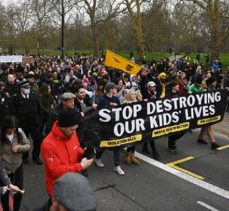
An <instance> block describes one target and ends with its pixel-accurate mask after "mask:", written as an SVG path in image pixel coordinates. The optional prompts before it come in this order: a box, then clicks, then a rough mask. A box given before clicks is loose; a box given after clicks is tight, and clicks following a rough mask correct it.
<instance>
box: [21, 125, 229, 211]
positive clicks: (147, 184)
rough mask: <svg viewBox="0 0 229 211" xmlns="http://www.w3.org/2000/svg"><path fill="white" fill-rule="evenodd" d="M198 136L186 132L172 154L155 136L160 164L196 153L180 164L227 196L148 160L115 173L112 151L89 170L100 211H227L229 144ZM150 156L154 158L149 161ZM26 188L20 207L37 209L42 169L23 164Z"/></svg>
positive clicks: (227, 140) (41, 197)
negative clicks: (211, 142)
mask: <svg viewBox="0 0 229 211" xmlns="http://www.w3.org/2000/svg"><path fill="white" fill-rule="evenodd" d="M197 135H198V130H194V131H193V133H192V134H191V133H187V134H186V135H185V136H184V137H183V138H182V139H181V140H179V141H178V154H177V155H171V154H170V153H169V152H168V150H167V139H166V138H160V139H158V140H156V144H157V147H158V150H159V152H160V154H161V161H160V163H159V164H160V165H162V167H163V166H165V167H166V165H164V164H167V163H171V162H174V161H177V160H180V159H183V158H187V157H190V156H192V157H194V158H193V159H192V160H190V161H187V162H184V163H181V164H180V165H178V166H179V167H180V168H182V170H183V169H185V170H188V171H189V172H191V173H196V174H197V175H199V176H202V177H204V179H203V180H198V181H200V182H201V181H203V182H206V184H208V183H210V184H212V185H214V187H215V186H216V187H219V189H220V191H223V190H225V192H223V194H224V193H225V195H224V196H220V195H218V194H216V193H214V191H215V189H214V188H213V190H212V191H208V190H206V189H205V188H203V187H200V186H198V185H196V184H193V183H192V182H190V181H187V180H185V179H182V178H180V177H178V176H177V175H176V174H175V175H174V174H171V173H169V172H167V171H165V170H164V169H163V168H159V167H157V166H155V165H151V164H149V163H147V162H144V161H141V164H140V165H138V166H127V165H125V164H123V168H124V170H125V173H126V174H125V176H119V175H117V174H115V173H114V172H112V153H111V152H109V151H108V152H106V153H105V154H104V157H103V160H104V163H105V167H104V168H103V169H99V168H97V167H95V166H92V167H91V168H90V169H89V178H88V179H89V182H90V184H91V186H92V188H93V189H94V190H95V192H96V197H97V202H98V210H99V211H107V210H109V211H110V210H112V211H113V210H114V211H116V210H117V211H118V210H123V211H129V210H130V211H141V210H159V211H160V210H162V211H164V210H165V211H167V210H168V211H169V210H171V211H172V210H177V211H179V210H182V211H183V210H195V211H201V210H203V211H204V210H207V208H206V207H204V206H209V205H210V206H211V207H213V208H215V210H225V211H226V210H228V207H229V200H228V199H227V198H225V197H226V196H227V195H228V194H229V192H228V190H229V180H228V176H229V168H228V160H229V153H228V152H229V148H225V149H223V150H219V151H212V150H211V149H210V145H207V146H206V145H200V144H197V143H196V138H197ZM216 139H217V142H218V143H219V144H220V145H229V138H228V137H227V136H225V135H221V134H216ZM137 150H138V151H139V152H140V151H141V146H138V147H137ZM149 160H150V162H151V159H149ZM152 161H153V162H155V161H154V160H152ZM156 163H157V162H156ZM169 168H170V167H169ZM171 169H172V168H171ZM181 174H183V173H181ZM191 178H194V177H191ZM194 180H195V178H194ZM25 189H26V193H25V195H24V199H23V204H22V209H21V210H33V208H35V207H39V205H41V204H42V203H43V202H44V201H45V200H46V199H47V195H46V193H45V185H44V173H43V167H40V166H37V165H34V164H33V163H30V164H29V165H26V166H25ZM216 191H217V190H216ZM220 191H219V192H220ZM220 193H221V192H220ZM213 208H212V210H214V209H213Z"/></svg>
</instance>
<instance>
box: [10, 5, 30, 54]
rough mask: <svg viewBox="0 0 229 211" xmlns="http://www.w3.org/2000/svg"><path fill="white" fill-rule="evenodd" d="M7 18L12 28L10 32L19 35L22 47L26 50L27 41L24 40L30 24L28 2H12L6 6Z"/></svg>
mask: <svg viewBox="0 0 229 211" xmlns="http://www.w3.org/2000/svg"><path fill="white" fill-rule="evenodd" d="M7 18H8V23H9V27H10V28H11V30H12V31H11V32H10V33H14V34H15V35H17V36H18V37H19V40H20V43H21V45H22V47H23V48H24V49H25V51H27V49H28V48H27V46H28V43H27V42H25V39H26V31H27V30H29V28H30V26H31V10H30V4H29V3H28V2H27V1H26V0H24V1H22V2H20V3H17V4H16V3H12V4H11V5H10V6H9V7H8V11H7ZM11 41H12V40H11ZM12 45H13V44H12Z"/></svg>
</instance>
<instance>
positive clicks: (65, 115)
mask: <svg viewBox="0 0 229 211" xmlns="http://www.w3.org/2000/svg"><path fill="white" fill-rule="evenodd" d="M79 123H80V113H79V112H77V111H76V110H75V109H64V111H62V112H60V113H59V115H58V125H59V126H60V127H71V126H74V125H78V124H79Z"/></svg>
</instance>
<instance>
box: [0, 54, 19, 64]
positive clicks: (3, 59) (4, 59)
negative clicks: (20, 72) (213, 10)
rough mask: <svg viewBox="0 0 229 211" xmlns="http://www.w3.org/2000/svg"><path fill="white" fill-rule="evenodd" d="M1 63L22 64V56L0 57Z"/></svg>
mask: <svg viewBox="0 0 229 211" xmlns="http://www.w3.org/2000/svg"><path fill="white" fill-rule="evenodd" d="M0 62H1V63H7V62H19V63H21V62H22V55H8V56H0Z"/></svg>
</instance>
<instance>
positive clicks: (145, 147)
mask: <svg viewBox="0 0 229 211" xmlns="http://www.w3.org/2000/svg"><path fill="white" fill-rule="evenodd" d="M142 152H143V153H144V154H147V155H149V154H150V151H149V149H148V142H147V141H145V142H143V146H142Z"/></svg>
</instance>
